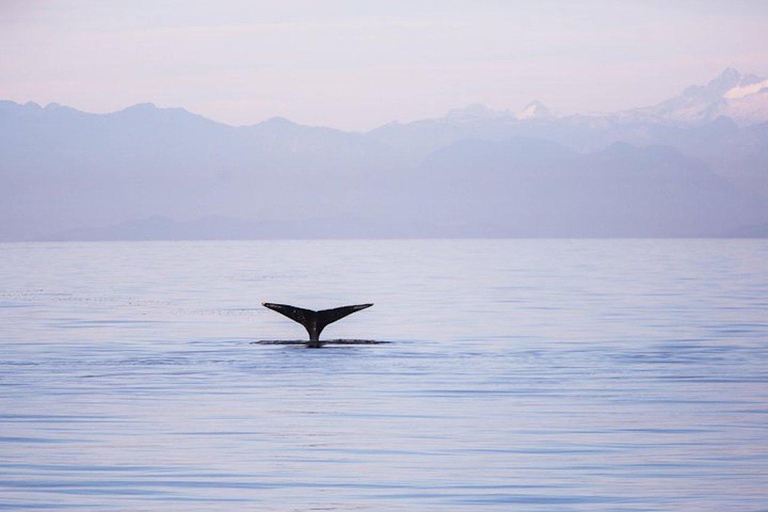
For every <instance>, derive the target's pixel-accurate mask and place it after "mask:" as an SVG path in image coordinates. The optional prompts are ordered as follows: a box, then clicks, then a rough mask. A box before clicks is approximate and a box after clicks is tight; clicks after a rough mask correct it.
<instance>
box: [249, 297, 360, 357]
mask: <svg viewBox="0 0 768 512" xmlns="http://www.w3.org/2000/svg"><path fill="white" fill-rule="evenodd" d="M262 305H263V306H264V307H265V308H269V309H271V310H272V311H277V312H278V313H280V314H281V315H284V316H287V317H288V318H290V319H291V320H293V321H294V322H298V323H300V324H301V325H303V326H304V328H305V329H306V330H307V333H309V343H307V346H308V347H311V348H320V347H321V346H322V343H321V342H320V333H321V332H323V329H325V326H326V325H328V324H331V323H333V322H335V321H337V320H341V319H342V318H344V317H345V316H348V315H351V314H352V313H354V312H356V311H360V310H361V309H365V308H369V307H371V306H373V304H356V305H354V306H342V307H340V308H333V309H323V310H320V311H313V310H311V309H304V308H297V307H296V306H289V305H287V304H273V303H271V302H264V303H262Z"/></svg>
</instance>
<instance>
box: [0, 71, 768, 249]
mask: <svg viewBox="0 0 768 512" xmlns="http://www.w3.org/2000/svg"><path fill="white" fill-rule="evenodd" d="M767 205H768V80H766V79H763V78H760V77H757V76H754V75H742V74H741V73H739V72H738V71H736V70H733V69H728V70H726V71H724V72H723V73H722V74H721V75H719V76H718V77H716V78H715V79H713V80H712V81H710V82H709V83H708V84H706V85H702V86H693V87H689V88H688V89H686V90H685V91H684V92H683V93H682V94H681V95H680V96H678V97H676V98H672V99H669V100H667V101H664V102H662V103H660V104H658V105H655V106H651V107H645V108H638V109H633V110H629V111H623V112H617V113H609V114H590V115H587V114H581V115H570V116H558V115H556V114H553V113H552V112H551V111H550V110H549V109H548V108H547V107H546V106H544V105H543V104H542V103H540V102H533V103H531V104H530V105H528V106H527V107H525V108H524V109H522V110H521V111H518V112H511V111H495V110H492V109H489V108H487V107H484V106H482V105H472V106H469V107H467V108H463V109H457V110H453V111H451V112H449V113H448V114H446V115H445V116H444V117H442V118H438V119H425V120H420V121H415V122H410V123H398V122H393V123H389V124H387V125H384V126H381V127H379V128H376V129H374V130H371V131H369V132H365V133H357V132H345V131H341V130H336V129H332V128H325V127H313V126H303V125H299V124H296V123H293V122H291V121H289V120H287V119H283V118H273V119H269V120H267V121H264V122H262V123H259V124H256V125H252V126H241V127H233V126H228V125H225V124H221V123H217V122H214V121H212V120H209V119H206V118H204V117H201V116H198V115H195V114H192V113H190V112H187V111H186V110H184V109H178V108H174V109H165V108H157V107H155V106H154V105H152V104H140V105H135V106H133V107H130V108H127V109H125V110H122V111H119V112H114V113H111V114H89V113H85V112H81V111H78V110H75V109H72V108H69V107H65V106H61V105H57V104H50V105H48V106H46V107H41V106H39V105H37V104H34V103H27V104H24V105H20V104H17V103H14V102H11V101H0V241H23V240H121V239H210V238H215V239H221V238H313V237H320V238H328V237H366V238H367V237H373V238H375V237H696V236H768V206H767Z"/></svg>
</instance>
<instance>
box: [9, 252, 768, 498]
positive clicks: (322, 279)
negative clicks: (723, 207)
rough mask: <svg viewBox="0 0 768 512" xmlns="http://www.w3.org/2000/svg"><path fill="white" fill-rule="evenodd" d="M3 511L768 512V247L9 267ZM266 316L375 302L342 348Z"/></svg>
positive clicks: (158, 259)
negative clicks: (361, 342)
mask: <svg viewBox="0 0 768 512" xmlns="http://www.w3.org/2000/svg"><path fill="white" fill-rule="evenodd" d="M0 261H1V262H2V264H1V265H0V509H3V510H24V509H40V510H48V509H51V510H77V511H81V510H115V511H117V510H120V511H124V510H141V511H217V510H222V511H223V510H226V511H231V510H386V511H390V510H404V511H405V510H408V511H411V510H440V511H443V510H467V511H477V510H537V511H552V510H621V511H625V510H644V511H645V510H660V511H662V510H663V511H668V510H696V511H708V510H711V511H722V510H739V511H757V510H768V241H765V240H462V241H450V240H433V241H242V242H148V243H50V244H45V243H39V244H0ZM263 301H270V302H285V303H290V304H295V305H299V306H304V307H310V308H316V309H320V308H327V307H334V306H339V305H344V304H352V303H360V302H373V303H375V306H374V307H372V308H370V309H367V310H365V311H361V312H359V313H356V314H354V315H352V316H350V317H348V318H346V319H344V320H342V321H340V322H338V323H336V324H332V325H331V326H329V327H328V328H327V329H326V331H325V333H324V336H325V337H327V338H366V339H375V340H384V341H391V343H389V344H386V345H373V346H335V347H334V346H328V347H326V348H323V349H320V350H312V349H305V348H303V347H297V346H265V345H254V344H252V343H251V342H252V341H256V340H261V339H299V338H303V337H305V336H306V333H305V332H304V331H303V329H302V327H301V326H300V325H298V324H295V323H293V322H291V321H290V320H288V319H286V318H284V317H282V316H280V315H277V314H276V313H274V312H272V311H269V310H267V309H264V308H262V307H261V306H260V303H261V302H263Z"/></svg>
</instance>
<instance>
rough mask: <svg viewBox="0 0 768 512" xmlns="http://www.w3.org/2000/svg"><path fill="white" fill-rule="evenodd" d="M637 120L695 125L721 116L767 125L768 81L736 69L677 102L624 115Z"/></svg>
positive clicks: (679, 97)
mask: <svg viewBox="0 0 768 512" xmlns="http://www.w3.org/2000/svg"><path fill="white" fill-rule="evenodd" d="M623 114H625V115H626V116H627V117H630V118H632V119H634V120H644V121H654V120H655V121H672V122H679V123H696V122H701V121H711V120H713V119H717V118H718V117H720V116H725V117H730V118H732V119H733V120H734V121H736V122H737V123H739V124H741V125H748V124H754V123H759V122H764V121H768V79H765V78H762V77H758V76H756V75H742V74H741V73H739V72H738V71H737V70H735V69H733V68H728V69H726V70H725V71H723V72H722V73H721V74H720V75H719V76H718V77H716V78H715V79H713V80H711V81H710V82H709V83H708V84H707V85H694V86H691V87H689V88H687V89H686V90H685V91H683V94H681V95H680V96H677V97H676V98H672V99H669V100H667V101H664V102H661V103H659V104H658V105H654V106H651V107H644V108H638V109H634V110H630V111H628V112H625V113H623Z"/></svg>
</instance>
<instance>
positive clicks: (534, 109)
mask: <svg viewBox="0 0 768 512" xmlns="http://www.w3.org/2000/svg"><path fill="white" fill-rule="evenodd" d="M551 117H554V116H553V115H552V112H550V111H549V109H548V108H547V107H545V106H544V104H543V103H542V102H540V101H534V102H532V103H529V104H528V106H526V107H525V108H524V109H523V110H521V111H520V112H518V113H516V114H515V118H516V119H521V120H522V119H549V118H551Z"/></svg>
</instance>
